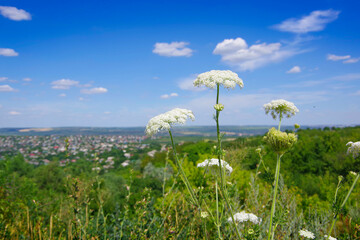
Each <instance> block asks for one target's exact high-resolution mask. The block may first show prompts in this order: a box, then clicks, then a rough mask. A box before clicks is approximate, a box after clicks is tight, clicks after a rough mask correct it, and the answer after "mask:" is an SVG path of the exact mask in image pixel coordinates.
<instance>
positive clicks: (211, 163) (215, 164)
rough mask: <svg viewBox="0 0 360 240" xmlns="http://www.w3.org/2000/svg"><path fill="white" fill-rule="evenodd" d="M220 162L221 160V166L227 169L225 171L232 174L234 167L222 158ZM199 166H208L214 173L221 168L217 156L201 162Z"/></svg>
mask: <svg viewBox="0 0 360 240" xmlns="http://www.w3.org/2000/svg"><path fill="white" fill-rule="evenodd" d="M220 162H221V167H222V168H223V169H225V171H226V172H227V173H228V174H230V173H231V172H232V171H233V169H232V167H231V166H230V165H229V164H228V163H227V162H225V161H224V160H220ZM197 167H205V168H206V167H208V168H210V169H211V171H212V172H213V173H215V174H217V172H218V169H219V159H216V158H212V159H206V160H205V161H203V162H202V163H199V164H198V165H197Z"/></svg>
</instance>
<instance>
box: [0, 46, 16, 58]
mask: <svg viewBox="0 0 360 240" xmlns="http://www.w3.org/2000/svg"><path fill="white" fill-rule="evenodd" d="M0 56H5V57H16V56H19V53H17V52H15V50H14V49H11V48H0Z"/></svg>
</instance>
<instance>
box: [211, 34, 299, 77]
mask: <svg viewBox="0 0 360 240" xmlns="http://www.w3.org/2000/svg"><path fill="white" fill-rule="evenodd" d="M213 54H218V55H221V60H222V61H224V62H226V63H228V64H230V65H232V66H236V67H238V68H239V69H240V70H242V71H246V70H254V69H256V68H259V67H262V66H264V65H267V64H270V63H273V62H280V61H282V60H284V59H286V58H288V57H291V56H293V55H295V54H297V52H296V51H295V50H294V49H290V48H288V49H285V48H282V47H281V44H280V43H270V44H267V43H261V44H254V45H251V46H250V47H249V46H248V45H247V44H246V42H245V40H244V39H242V38H236V39H225V40H224V41H222V42H221V43H218V44H217V45H216V48H215V49H214V51H213Z"/></svg>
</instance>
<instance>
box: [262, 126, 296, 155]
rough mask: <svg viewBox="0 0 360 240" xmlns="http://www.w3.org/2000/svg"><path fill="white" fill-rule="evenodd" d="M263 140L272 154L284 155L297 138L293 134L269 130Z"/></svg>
mask: <svg viewBox="0 0 360 240" xmlns="http://www.w3.org/2000/svg"><path fill="white" fill-rule="evenodd" d="M264 140H265V141H266V142H267V143H268V144H269V145H270V147H271V148H272V149H273V150H274V152H276V153H278V154H284V153H285V152H286V151H287V150H289V149H290V148H291V147H292V145H293V144H294V143H295V142H296V141H297V136H296V135H295V134H294V133H286V132H282V131H279V130H276V129H275V128H271V129H270V130H269V132H268V133H267V134H266V136H265V137H264Z"/></svg>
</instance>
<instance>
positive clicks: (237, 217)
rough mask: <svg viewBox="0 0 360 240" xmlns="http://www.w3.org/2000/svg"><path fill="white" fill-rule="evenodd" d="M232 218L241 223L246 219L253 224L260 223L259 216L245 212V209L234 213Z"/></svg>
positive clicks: (229, 220)
mask: <svg viewBox="0 0 360 240" xmlns="http://www.w3.org/2000/svg"><path fill="white" fill-rule="evenodd" d="M234 220H235V222H237V223H242V222H246V221H250V222H252V223H254V224H259V223H261V218H258V217H257V216H256V215H255V214H252V213H246V212H245V211H242V212H240V213H235V214H234ZM228 222H232V218H231V217H230V218H228Z"/></svg>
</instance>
